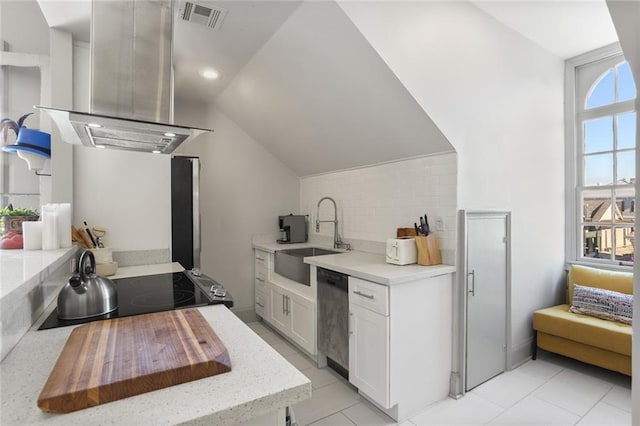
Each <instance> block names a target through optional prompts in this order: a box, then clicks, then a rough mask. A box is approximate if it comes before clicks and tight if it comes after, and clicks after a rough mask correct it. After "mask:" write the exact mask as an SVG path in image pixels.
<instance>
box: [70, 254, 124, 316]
mask: <svg viewBox="0 0 640 426" xmlns="http://www.w3.org/2000/svg"><path fill="white" fill-rule="evenodd" d="M87 260H88V261H89V262H90V265H89V266H87V265H86V263H87ZM78 270H79V271H80V274H79V275H73V276H72V277H70V278H69V282H68V283H67V284H65V286H64V287H63V288H62V290H60V294H58V318H60V319H65V320H72V319H83V318H89V317H95V316H98V315H104V314H108V313H109V312H112V311H115V310H116V309H117V308H118V294H117V293H116V288H115V286H114V285H113V282H112V281H111V280H110V279H108V278H103V277H100V276H98V275H96V258H95V256H94V255H93V253H92V252H91V251H89V250H85V251H84V252H83V253H82V255H81V256H80V262H79V264H78Z"/></svg>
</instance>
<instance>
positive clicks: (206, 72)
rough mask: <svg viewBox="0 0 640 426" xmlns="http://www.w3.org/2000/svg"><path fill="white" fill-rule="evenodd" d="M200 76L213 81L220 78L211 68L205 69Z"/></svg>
mask: <svg viewBox="0 0 640 426" xmlns="http://www.w3.org/2000/svg"><path fill="white" fill-rule="evenodd" d="M200 75H201V76H203V77H204V78H206V79H208V80H215V79H216V78H218V77H220V73H219V72H218V71H216V70H214V69H212V68H207V69H204V70H202V71H200Z"/></svg>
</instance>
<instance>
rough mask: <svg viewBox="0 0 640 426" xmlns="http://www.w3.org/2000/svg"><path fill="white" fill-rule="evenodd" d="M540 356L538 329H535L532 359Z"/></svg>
mask: <svg viewBox="0 0 640 426" xmlns="http://www.w3.org/2000/svg"><path fill="white" fill-rule="evenodd" d="M537 357H538V330H534V333H533V356H532V357H531V359H533V360H534V361H535V359H536V358H537Z"/></svg>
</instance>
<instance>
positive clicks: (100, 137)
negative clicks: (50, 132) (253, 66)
mask: <svg viewBox="0 0 640 426" xmlns="http://www.w3.org/2000/svg"><path fill="white" fill-rule="evenodd" d="M91 9H92V10H91V40H90V47H91V49H90V52H91V102H90V112H89V113H86V112H77V111H67V110H61V109H57V108H49V107H42V106H38V107H37V108H40V109H43V110H45V111H47V112H48V113H49V115H51V117H52V118H53V120H54V121H55V123H56V125H57V126H58V128H59V129H60V132H61V136H62V139H63V140H64V141H65V142H68V143H73V144H81V145H84V146H89V147H99V148H113V149H124V150H129V151H142V152H154V153H163V154H169V153H171V152H173V151H174V150H175V149H176V147H177V146H178V145H180V144H181V143H184V142H186V141H188V140H191V139H193V138H195V137H196V136H198V135H200V134H202V133H204V132H209V131H210V130H208V129H198V128H190V127H184V126H177V125H174V124H168V123H172V122H173V84H172V83H173V65H172V62H171V53H172V52H171V50H172V37H173V13H172V11H173V2H172V1H171V0H124V1H123V0H117V1H102V0H93V1H92V8H91Z"/></svg>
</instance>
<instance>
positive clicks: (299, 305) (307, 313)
mask: <svg viewBox="0 0 640 426" xmlns="http://www.w3.org/2000/svg"><path fill="white" fill-rule="evenodd" d="M287 297H289V299H288V300H286V301H287V308H288V312H289V317H290V319H291V336H290V337H291V338H292V339H293V341H294V342H296V343H297V344H298V345H300V346H301V347H302V348H303V349H305V350H306V351H307V352H309V353H311V354H313V353H315V341H316V327H315V320H314V319H315V304H314V303H313V301H312V300H308V299H305V298H304V297H301V296H298V295H296V294H293V293H289V294H288V296H287Z"/></svg>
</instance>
